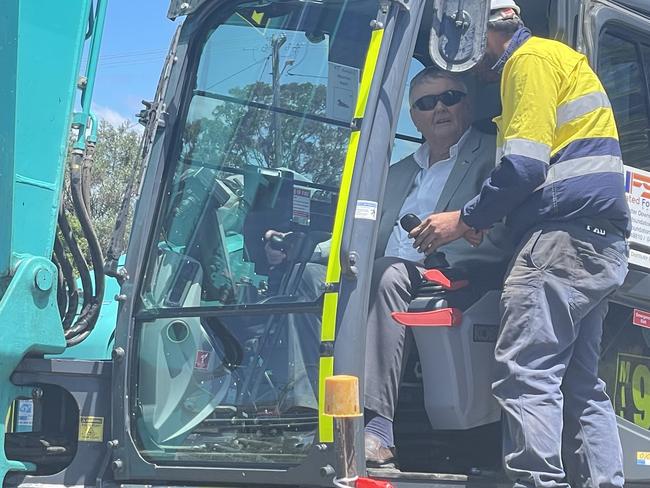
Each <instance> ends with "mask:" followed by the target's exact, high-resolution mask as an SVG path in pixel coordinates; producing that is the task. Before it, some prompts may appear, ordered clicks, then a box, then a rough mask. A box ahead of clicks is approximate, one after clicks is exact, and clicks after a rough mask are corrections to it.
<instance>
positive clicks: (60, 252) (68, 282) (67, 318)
mask: <svg viewBox="0 0 650 488" xmlns="http://www.w3.org/2000/svg"><path fill="white" fill-rule="evenodd" d="M54 255H55V256H56V257H57V259H58V261H59V265H60V269H61V272H62V274H63V278H64V281H65V287H66V292H67V297H68V300H67V308H66V311H65V315H64V316H63V317H62V318H63V329H64V330H67V329H68V328H69V327H70V324H71V323H72V321H73V320H74V317H75V315H76V314H77V307H78V306H79V288H78V287H77V281H76V280H75V279H74V272H73V269H72V264H71V263H70V261H69V260H68V257H67V256H66V255H65V250H64V249H63V243H62V242H61V240H60V239H59V236H56V238H55V239H54Z"/></svg>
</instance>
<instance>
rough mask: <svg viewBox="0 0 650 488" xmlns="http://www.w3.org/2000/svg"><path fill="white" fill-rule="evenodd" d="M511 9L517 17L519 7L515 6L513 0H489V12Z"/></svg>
mask: <svg viewBox="0 0 650 488" xmlns="http://www.w3.org/2000/svg"><path fill="white" fill-rule="evenodd" d="M507 8H511V9H512V10H514V11H515V12H517V15H519V14H520V13H521V11H520V10H519V5H517V4H516V3H515V2H514V0H490V10H502V9H507Z"/></svg>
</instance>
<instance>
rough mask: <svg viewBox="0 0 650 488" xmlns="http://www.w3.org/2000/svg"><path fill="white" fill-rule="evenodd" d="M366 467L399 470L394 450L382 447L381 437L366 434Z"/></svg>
mask: <svg viewBox="0 0 650 488" xmlns="http://www.w3.org/2000/svg"><path fill="white" fill-rule="evenodd" d="M365 443H366V466H367V467H368V468H393V469H395V468H397V459H396V457H395V450H394V448H389V447H384V446H382V445H381V440H380V439H379V437H377V436H375V435H372V434H366V435H365Z"/></svg>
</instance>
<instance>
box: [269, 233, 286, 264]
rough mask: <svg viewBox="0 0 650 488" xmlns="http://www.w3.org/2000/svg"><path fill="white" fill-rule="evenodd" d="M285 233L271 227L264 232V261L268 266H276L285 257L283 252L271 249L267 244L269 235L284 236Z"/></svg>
mask: <svg viewBox="0 0 650 488" xmlns="http://www.w3.org/2000/svg"><path fill="white" fill-rule="evenodd" d="M285 235H286V233H284V232H278V231H277V230H272V229H271V230H267V231H266V232H265V234H264V240H265V241H266V244H265V245H264V252H265V253H266V261H267V262H268V263H269V265H270V266H277V265H278V264H282V263H283V262H284V261H285V260H286V259H287V255H286V254H285V253H284V252H282V251H278V250H277V249H273V248H272V247H271V245H270V244H269V241H270V240H271V237H273V236H280V237H284V236H285Z"/></svg>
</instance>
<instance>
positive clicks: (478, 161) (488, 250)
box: [375, 128, 512, 266]
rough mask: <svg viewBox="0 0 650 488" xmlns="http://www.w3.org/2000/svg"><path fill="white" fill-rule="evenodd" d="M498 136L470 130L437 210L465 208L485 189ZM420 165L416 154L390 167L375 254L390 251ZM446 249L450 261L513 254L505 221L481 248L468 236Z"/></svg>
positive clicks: (468, 261)
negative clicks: (391, 240)
mask: <svg viewBox="0 0 650 488" xmlns="http://www.w3.org/2000/svg"><path fill="white" fill-rule="evenodd" d="M495 142H496V141H495V137H494V136H490V135H487V134H484V133H482V132H479V131H478V130H476V129H473V128H472V129H470V133H469V134H468V136H467V138H466V139H465V141H464V144H463V146H462V147H461V148H459V152H458V157H457V158H456V163H455V164H454V167H453V168H452V170H451V173H450V174H449V178H448V179H447V182H446V184H445V186H444V188H443V190H442V193H441V194H440V198H439V200H438V204H437V205H436V208H435V212H436V213H438V212H446V211H452V210H459V209H461V208H462V207H463V206H464V205H465V203H467V202H468V201H469V200H471V199H472V198H473V197H474V196H475V195H477V194H478V193H479V192H480V191H481V186H482V184H483V182H484V181H485V179H486V178H487V176H488V175H489V174H490V172H491V171H492V169H494V166H495V154H496V149H495ZM419 171H420V166H418V164H417V163H416V162H415V159H414V158H413V155H411V156H408V157H406V158H404V159H402V160H401V161H399V162H397V163H395V164H394V165H392V166H391V167H390V169H389V170H388V180H387V185H390V192H386V193H385V194H384V201H383V204H382V207H381V217H380V221H379V234H378V236H377V248H376V255H375V257H381V256H383V255H384V253H385V251H386V245H387V244H388V239H389V238H390V235H391V233H392V231H393V227H395V225H399V219H400V217H401V215H400V211H401V209H402V205H403V204H404V200H406V197H407V196H408V194H409V193H410V192H411V191H412V190H413V185H414V182H415V177H416V176H417V174H418V172H419ZM438 250H439V251H441V252H444V253H445V255H446V257H447V261H449V264H451V265H452V266H453V265H458V264H465V265H468V264H471V263H473V262H477V263H495V262H500V261H504V260H506V259H509V258H510V255H511V254H512V245H511V243H510V239H508V237H507V235H506V232H505V227H504V225H503V224H501V223H500V224H496V225H495V226H494V227H493V228H492V229H491V230H490V231H489V232H488V234H487V235H486V238H485V239H483V242H482V243H481V245H480V246H478V247H477V248H473V247H472V246H470V245H469V243H468V242H467V241H466V240H464V239H459V240H457V241H454V242H451V243H449V244H447V245H445V246H442V247H440V248H439V249H438Z"/></svg>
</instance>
